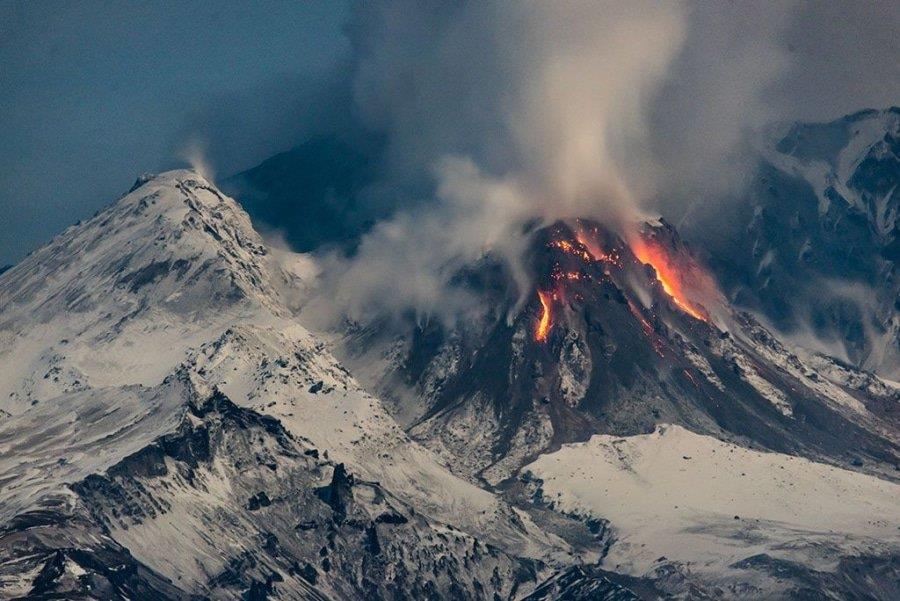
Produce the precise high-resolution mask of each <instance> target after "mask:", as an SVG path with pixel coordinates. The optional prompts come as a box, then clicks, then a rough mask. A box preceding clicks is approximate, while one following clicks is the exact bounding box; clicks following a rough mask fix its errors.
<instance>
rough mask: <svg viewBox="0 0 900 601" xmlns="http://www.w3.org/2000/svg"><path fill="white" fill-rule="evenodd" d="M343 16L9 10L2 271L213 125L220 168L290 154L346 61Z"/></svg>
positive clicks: (207, 9)
mask: <svg viewBox="0 0 900 601" xmlns="http://www.w3.org/2000/svg"><path fill="white" fill-rule="evenodd" d="M346 12H347V6H346V4H345V3H343V2H340V1H336V0H329V1H315V0H313V1H308V2H286V1H279V2H272V1H260V2H242V1H231V0H215V1H209V2H198V1H185V2H158V1H149V2H143V1H134V2H108V1H107V2H102V1H97V0H87V1H78V2H73V1H68V0H51V1H44V0H27V1H21V0H6V1H4V2H0V140H2V144H0V265H3V264H7V263H14V262H16V261H18V260H20V259H21V258H22V257H23V256H24V255H25V254H26V253H27V252H29V251H31V250H33V249H34V248H36V247H37V246H40V245H41V244H43V243H45V242H46V241H48V240H49V239H50V238H51V237H52V236H53V235H55V234H56V233H57V232H59V231H61V230H62V229H63V228H65V227H67V226H68V225H71V224H72V223H74V222H75V221H76V220H78V219H83V218H86V217H89V216H90V215H92V214H93V213H94V212H95V211H97V210H98V209H100V208H102V207H104V206H106V205H108V204H109V203H110V202H112V201H113V200H114V199H115V198H116V197H117V196H119V195H120V194H122V193H124V192H126V191H127V190H128V188H129V187H130V186H131V184H132V183H133V181H134V179H135V178H136V177H137V176H138V175H140V174H141V173H143V172H148V171H149V172H156V171H159V170H162V169H166V168H171V167H175V166H182V165H184V160H182V157H184V156H185V155H186V154H189V153H190V151H191V150H192V148H191V147H192V146H193V145H197V146H199V147H203V146H204V145H207V144H209V143H210V142H209V141H208V140H207V138H208V136H206V135H205V132H209V130H210V129H212V128H213V127H215V128H217V129H218V130H220V131H219V133H218V135H219V136H221V137H222V138H224V139H225V140H227V144H224V145H223V146H224V148H223V150H222V151H221V152H219V153H218V155H217V157H218V159H219V164H218V165H217V167H221V168H222V169H223V170H225V171H231V172H233V171H237V170H240V169H243V168H246V167H249V166H251V165H253V164H255V163H257V162H259V161H261V160H262V159H264V158H266V156H268V155H270V154H273V153H275V152H277V151H279V150H284V149H286V147H290V146H291V145H292V144H293V143H294V142H295V140H296V139H297V137H299V136H300V135H301V134H300V133H299V128H301V127H302V123H301V122H302V121H303V119H301V118H298V117H297V113H298V112H302V110H303V107H302V106H298V103H300V104H302V101H303V98H304V97H305V95H306V94H307V93H309V94H313V93H316V92H317V91H318V90H319V89H320V88H322V87H323V83H322V80H323V78H327V77H330V76H331V73H332V72H333V71H334V70H336V69H337V68H338V65H339V63H340V61H341V60H343V59H344V57H345V56H346V54H347V52H348V42H347V39H346V37H345V36H344V35H343V33H342V25H343V22H344V21H345V19H346ZM274 113H278V114H280V115H281V117H282V119H283V121H281V122H279V121H278V120H273V119H272V117H271V116H272V114H274ZM235 148H239V150H238V151H234V152H231V153H229V152H228V150H229V149H232V150H233V149H235ZM229 154H230V155H231V156H233V157H234V158H233V160H229V159H228V156H229Z"/></svg>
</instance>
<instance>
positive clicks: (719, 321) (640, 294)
mask: <svg viewBox="0 0 900 601" xmlns="http://www.w3.org/2000/svg"><path fill="white" fill-rule="evenodd" d="M531 268H532V273H533V275H534V282H535V288H534V289H532V290H530V291H528V297H529V298H530V299H531V300H530V302H527V303H526V305H525V309H524V310H523V311H522V312H519V313H516V312H515V310H514V309H513V307H514V306H515V303H516V299H515V298H514V297H511V296H510V294H509V292H508V291H509V289H510V287H511V286H512V283H511V279H509V278H508V276H507V275H506V274H505V273H504V271H503V269H502V267H501V266H498V265H497V264H494V263H493V262H492V261H491V260H490V257H489V256H486V257H485V258H484V260H483V261H482V262H481V263H480V264H478V265H475V266H473V267H472V269H471V271H470V272H467V273H465V274H462V275H461V276H460V281H461V282H465V285H466V286H468V290H469V291H470V292H473V293H475V294H480V295H481V298H482V299H483V300H484V306H485V307H488V308H490V310H486V311H484V312H482V313H481V314H480V315H479V316H477V317H475V318H468V319H465V320H459V322H458V323H457V324H456V325H455V326H453V327H446V326H443V325H441V324H429V325H425V326H422V325H419V324H415V323H411V324H409V326H408V330H406V331H403V330H402V329H401V330H400V331H399V332H398V330H397V329H394V328H393V327H388V326H385V324H384V323H374V324H370V325H368V326H362V325H356V326H354V327H352V328H351V329H350V331H349V332H348V334H347V337H346V340H345V348H344V349H343V351H342V352H343V353H344V354H345V355H346V357H347V361H348V364H349V365H351V366H352V369H354V371H355V372H356V373H358V374H361V375H362V377H363V378H364V380H365V381H367V382H369V383H370V385H371V386H372V387H374V388H375V389H377V390H379V391H380V395H381V396H382V398H385V399H387V402H388V403H389V406H390V407H391V408H392V410H393V411H394V413H395V415H397V416H398V419H400V420H401V421H402V422H403V423H404V424H405V425H406V427H407V429H408V430H409V432H410V433H411V434H412V435H413V436H414V437H415V438H416V439H417V440H419V441H421V442H422V443H423V444H424V445H426V446H428V447H429V448H431V449H433V450H434V451H435V452H437V453H439V454H441V456H442V457H445V458H446V460H447V462H448V463H449V464H450V465H451V466H452V468H453V469H454V471H455V472H456V473H458V474H460V475H462V476H464V477H466V478H469V479H470V480H471V481H473V482H477V483H480V484H481V485H483V486H485V487H487V488H493V489H494V490H501V491H503V492H504V494H505V495H506V496H507V498H512V499H518V500H519V501H528V502H531V503H534V504H536V505H537V506H545V507H546V508H547V509H549V510H550V511H552V512H555V513H557V514H560V515H567V516H570V517H577V518H579V519H583V520H585V521H586V523H588V524H589V525H592V527H593V528H594V529H595V530H596V531H603V532H604V536H603V537H602V538H601V539H600V544H602V545H603V551H602V554H601V562H600V564H599V568H597V567H596V566H593V567H590V568H579V570H582V569H586V570H587V572H588V573H590V574H591V576H588V577H584V575H583V573H579V572H571V571H563V572H561V573H560V574H557V575H556V576H554V577H553V578H551V579H550V580H548V581H547V582H546V583H544V585H542V587H540V588H539V589H538V590H537V591H536V592H535V594H536V595H538V598H540V594H548V595H551V598H552V595H553V594H556V593H559V594H560V595H562V594H568V593H565V591H569V590H571V591H572V594H573V595H575V594H577V593H576V591H585V595H586V597H587V598H590V595H592V594H593V595H595V596H600V595H609V596H610V598H616V597H615V595H616V594H617V593H616V591H615V588H614V587H607V586H605V585H603V584H602V583H603V579H604V578H606V577H607V576H606V575H604V574H603V573H602V570H609V571H610V572H611V575H613V576H615V577H616V578H617V580H614V581H613V582H614V583H616V584H618V583H619V582H623V575H622V574H621V572H625V576H630V577H631V578H633V579H634V580H631V581H627V580H625V582H627V584H626V585H625V586H626V587H627V588H628V589H629V591H630V592H626V593H625V594H626V595H627V594H635V592H636V591H642V594H644V595H646V596H647V597H648V598H655V597H656V596H658V595H673V596H675V597H678V598H700V599H706V598H708V599H720V598H795V597H796V596H798V595H799V597H800V598H804V595H811V594H814V593H815V594H818V593H822V594H831V595H836V596H837V598H843V597H847V598H856V597H858V598H866V599H890V598H892V593H893V592H894V590H895V587H893V585H892V583H893V582H894V579H895V578H896V575H897V574H898V570H900V564H898V560H897V558H898V557H900V538H898V537H897V534H896V532H897V527H898V525H900V507H898V506H897V504H896V503H895V502H894V498H895V496H896V493H897V485H896V484H895V483H894V482H895V481H896V480H897V479H898V476H897V465H898V463H900V429H898V425H900V424H898V422H897V404H898V401H900V390H898V388H897V386H896V385H895V384H893V383H891V382H887V381H884V380H881V379H879V378H877V377H876V376H873V375H871V374H867V373H865V372H860V371H858V370H856V369H854V368H851V367H849V366H847V365H845V364H842V363H840V362H838V361H835V360H833V359H831V358H828V357H825V356H822V355H816V354H812V353H806V352H803V353H796V352H794V351H792V350H791V349H790V348H789V347H787V346H785V345H784V344H783V343H781V342H780V341H779V340H778V339H777V338H776V337H775V336H773V335H772V334H771V333H770V332H769V331H768V330H767V329H766V328H764V327H763V326H762V325H761V324H760V323H758V322H757V321H756V320H755V319H754V318H753V317H752V316H751V315H749V314H747V313H743V312H740V311H736V310H734V309H732V308H731V307H730V306H729V304H728V302H727V301H726V299H725V298H724V297H722V296H721V295H720V294H719V293H718V291H717V289H716V286H715V283H714V282H713V280H712V279H711V278H710V277H709V275H708V274H707V273H706V272H705V270H704V269H703V268H702V266H701V265H700V264H699V263H698V262H697V261H696V260H695V259H694V257H693V255H692V254H691V252H690V249H689V248H687V247H686V246H685V245H684V243H683V242H682V241H681V240H680V238H679V237H678V235H677V233H676V232H675V230H674V228H672V227H671V226H670V225H668V224H666V223H665V222H660V223H656V224H645V225H644V227H643V228H642V230H641V231H640V232H638V233H636V234H635V235H634V236H633V237H630V238H627V240H626V239H625V238H623V237H621V236H619V235H617V234H615V233H613V232H611V231H609V230H607V229H605V228H603V227H602V226H600V225H599V224H591V223H589V222H586V221H580V222H576V223H574V224H571V225H568V224H564V223H557V224H554V225H553V226H550V227H547V228H543V229H540V230H538V231H536V232H535V233H534V236H533V246H532V255H531ZM507 316H511V317H509V318H508V317H507ZM665 424H676V425H669V426H665ZM648 432H649V433H654V434H650V435H648V434H647V433H648ZM663 433H668V435H666V436H663V435H662V434H663ZM598 434H599V435H600V436H597V435H598ZM676 434H678V435H679V436H675V435H676ZM673 436H674V437H675V440H674V441H673ZM587 440H590V442H588V443H583V444H579V443H581V442H582V441H587ZM760 450H762V451H765V453H762V452H760ZM548 453H550V454H548ZM720 456H722V459H721V460H720V459H719V457H720ZM694 457H697V461H696V463H689V462H690V461H692V460H693V458H694ZM801 458H802V459H801ZM642 461H643V462H642ZM682 462H685V463H684V464H682ZM683 465H684V466H685V467H683V468H682V466H683ZM523 466H524V469H523ZM836 466H839V467H836ZM859 472H862V473H859ZM792 478H793V479H794V480H795V482H793V483H791V479H792ZM823 496H824V497H825V498H827V499H828V501H827V502H824V501H822V502H819V498H820V497H823ZM645 497H646V498H645ZM698 499H699V500H698ZM701 501H702V502H701ZM676 505H677V506H678V507H680V508H681V509H678V508H675V509H673V507H674V506H676ZM813 507H815V508H816V510H815V511H812V510H810V512H809V513H807V512H805V511H804V509H805V508H813ZM736 514H741V515H742V516H743V515H747V516H750V517H751V518H752V520H753V521H752V523H750V524H749V525H748V523H747V522H746V521H741V520H740V519H739V520H735V519H734V515H736ZM854 569H869V570H871V571H872V576H871V579H870V581H869V583H868V584H869V588H868V589H867V588H866V587H865V586H864V585H862V584H861V583H860V582H858V581H856V580H855V579H854V577H853V575H852V570H854ZM598 570H600V571H599V572H598ZM542 591H555V592H547V593H542ZM601 598H602V597H601ZM624 598H627V596H626V597H624Z"/></svg>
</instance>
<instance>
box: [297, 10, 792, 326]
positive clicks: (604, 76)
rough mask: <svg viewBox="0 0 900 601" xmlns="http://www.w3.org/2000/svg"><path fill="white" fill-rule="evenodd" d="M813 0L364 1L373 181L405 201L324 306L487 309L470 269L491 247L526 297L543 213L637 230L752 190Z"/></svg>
mask: <svg viewBox="0 0 900 601" xmlns="http://www.w3.org/2000/svg"><path fill="white" fill-rule="evenodd" d="M801 9H804V10H805V5H802V4H798V3H794V2H776V3H770V4H767V5H765V6H761V5H753V6H747V5H735V4H731V3H727V4H726V3H658V2H628V3H623V2H596V1H582V0H569V1H565V2H552V3H540V2H524V3H507V2H500V1H486V2H455V3H444V2H425V3H422V2H411V1H408V0H385V1H381V2H365V3H362V2H360V3H358V4H356V5H355V7H354V10H353V12H352V17H351V19H350V21H349V23H348V24H347V26H346V31H347V34H348V36H349V38H350V40H351V46H352V50H353V60H352V61H351V63H352V72H351V76H350V78H349V83H348V85H349V93H350V94H351V95H352V99H353V107H354V114H355V116H356V118H357V119H358V120H359V121H360V123H361V126H362V127H363V128H364V129H367V130H369V131H376V132H381V133H382V134H383V135H384V137H385V140H386V144H385V151H384V153H385V157H384V161H383V173H382V177H381V179H380V180H379V182H378V183H377V184H376V185H374V186H372V187H371V189H369V190H367V195H368V197H369V199H370V201H371V202H373V203H379V204H381V205H384V204H393V205H394V206H396V207H399V208H398V210H397V211H396V212H395V214H394V216H393V217H392V218H390V219H388V220H384V221H381V222H379V223H378V224H376V226H375V227H374V228H372V230H371V231H370V232H369V234H368V235H366V236H365V237H364V239H363V240H362V242H361V244H360V245H359V248H358V249H357V252H356V253H355V254H354V255H353V256H352V257H350V258H348V257H345V256H343V255H341V254H339V253H334V254H331V255H328V256H326V257H324V258H323V259H322V262H323V265H324V268H323V271H322V273H323V278H324V286H323V289H324V290H326V292H325V293H324V294H323V298H324V299H327V300H326V301H325V302H323V303H319V304H321V305H323V306H325V307H326V308H327V310H326V311H325V312H326V313H328V312H331V311H333V310H334V308H336V307H338V308H339V311H340V312H341V313H342V314H347V315H350V316H351V317H353V318H366V317H368V316H373V315H386V314H388V315H391V314H393V315H402V314H408V313H409V312H413V313H415V314H417V315H420V316H422V315H424V316H432V315H434V316H437V317H439V318H443V319H452V318H454V317H455V316H458V315H459V314H460V313H464V312H465V311H466V310H468V309H470V308H472V299H470V298H468V297H467V295H466V294H465V293H464V292H463V291H461V290H459V289H457V288H455V287H454V285H453V284H452V282H453V280H454V277H455V276H456V275H457V274H458V273H459V270H460V269H461V268H462V267H463V266H465V265H468V264H470V263H471V262H472V261H474V260H476V259H478V258H479V257H481V256H483V255H484V254H485V253H486V252H490V253H492V255H493V256H497V257H501V258H502V259H503V260H504V261H505V262H506V263H507V264H508V266H509V268H510V270H511V272H512V273H513V274H514V275H515V278H516V280H517V283H518V285H519V291H518V292H519V295H520V300H521V299H522V298H524V296H522V295H524V294H527V293H528V291H529V290H530V283H529V282H528V278H527V275H526V274H525V271H524V269H523V268H522V266H521V264H520V259H521V255H522V251H523V249H524V248H526V247H527V244H528V238H527V237H528V231H530V230H531V229H533V228H534V227H535V226H537V225H540V224H547V223H551V222H553V221H556V220H559V219H562V220H570V219H573V218H590V219H593V220H596V221H599V222H602V223H604V224H606V225H607V226H608V227H611V228H613V229H615V230H619V231H622V232H623V233H627V232H625V230H626V229H627V228H629V227H630V226H631V224H634V223H636V222H638V221H640V220H641V219H643V218H645V217H646V216H648V215H650V214H658V213H659V212H663V213H665V214H666V216H667V218H669V219H670V220H673V221H676V222H677V220H678V219H679V217H680V216H681V215H684V214H686V213H687V209H688V206H689V205H690V204H691V202H693V201H694V200H695V199H696V198H697V197H698V196H700V195H713V194H716V195H718V194H725V193H727V194H730V195H732V196H734V197H736V196H739V194H738V192H737V191H739V190H740V189H741V187H742V185H743V181H742V180H743V178H744V177H745V176H746V175H748V174H749V173H750V172H751V170H752V168H751V166H750V163H751V162H752V161H750V160H749V159H748V157H749V156H750V155H751V152H752V151H751V149H750V145H749V144H748V140H749V139H750V136H749V134H751V133H752V132H754V131H756V130H758V129H759V128H760V127H761V126H762V125H763V124H765V123H767V122H769V121H771V120H772V119H775V118H777V117H780V116H783V115H784V114H785V113H784V107H785V106H786V105H787V104H788V103H787V101H786V100H785V98H786V96H785V95H784V94H781V95H780V96H779V92H778V90H777V86H776V83H778V80H779V78H780V77H782V76H783V75H784V74H786V73H789V72H790V70H791V69H792V68H793V63H792V60H793V59H792V57H791V55H790V52H789V51H788V48H787V45H786V44H785V43H784V41H785V38H786V37H788V36H789V35H790V31H791V28H792V27H795V25H796V23H795V19H796V18H797V15H798V14H801V13H802V10H801ZM385 198H388V199H390V200H387V201H385V200H384V199H385ZM724 208H725V207H724V205H723V211H724ZM314 304H315V303H314Z"/></svg>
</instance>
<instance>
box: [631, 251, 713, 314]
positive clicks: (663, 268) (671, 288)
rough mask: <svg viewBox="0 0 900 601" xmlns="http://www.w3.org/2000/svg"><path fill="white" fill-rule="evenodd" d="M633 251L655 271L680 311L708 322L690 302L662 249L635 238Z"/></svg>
mask: <svg viewBox="0 0 900 601" xmlns="http://www.w3.org/2000/svg"><path fill="white" fill-rule="evenodd" d="M631 251H632V252H633V253H634V256H635V257H637V260H638V261H640V262H641V263H644V264H645V265H649V266H650V267H652V268H653V271H654V272H656V279H657V281H659V283H660V285H662V289H663V290H664V291H665V293H666V294H668V295H669V297H670V298H671V299H672V302H674V303H675V305H676V306H677V307H678V308H679V309H681V310H682V311H684V312H685V313H687V314H688V315H690V316H691V317H693V318H694V319H699V320H700V321H707V318H706V316H705V315H704V314H703V313H702V312H701V310H700V309H698V308H697V307H696V306H695V305H694V304H692V303H691V301H690V300H688V298H687V296H686V295H685V293H684V289H683V287H682V284H681V277H680V276H679V273H678V269H677V268H676V266H675V265H673V264H672V262H671V260H670V259H669V256H668V255H667V254H666V253H665V251H664V250H663V249H662V248H660V247H658V246H656V245H653V244H651V243H648V242H647V241H645V240H643V239H641V238H640V237H635V239H634V240H633V241H632V243H631Z"/></svg>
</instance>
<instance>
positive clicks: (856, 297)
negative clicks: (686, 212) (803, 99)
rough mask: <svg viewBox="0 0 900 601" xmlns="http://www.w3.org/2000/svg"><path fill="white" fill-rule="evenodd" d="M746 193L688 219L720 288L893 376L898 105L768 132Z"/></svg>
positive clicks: (802, 335)
mask: <svg viewBox="0 0 900 601" xmlns="http://www.w3.org/2000/svg"><path fill="white" fill-rule="evenodd" d="M770 140H771V142H770V145H769V146H768V147H767V148H766V149H765V150H764V152H763V153H762V158H761V161H760V164H759V168H758V171H757V173H756V176H755V178H754V179H753V182H752V184H751V187H750V189H749V192H748V193H747V195H746V196H745V197H742V198H740V199H739V200H737V201H736V202H731V203H728V204H725V205H724V207H723V206H722V204H721V203H719V201H717V200H715V199H713V200H712V201H711V202H710V203H709V204H707V205H704V204H701V205H700V206H701V210H697V211H694V212H693V213H692V214H691V215H690V217H689V218H688V219H686V220H685V227H687V228H689V230H688V234H689V236H690V237H691V238H692V239H693V240H695V241H696V242H697V244H699V245H701V246H703V247H704V248H705V250H706V251H707V255H708V261H709V263H710V265H711V266H712V268H713V270H714V271H715V272H716V275H717V278H718V279H719V282H720V284H721V285H722V287H723V289H724V290H725V291H726V292H727V293H728V295H729V296H730V297H731V298H732V299H733V301H734V302H735V303H736V304H738V305H740V306H744V307H747V308H750V309H753V310H754V311H757V312H759V314H760V315H761V316H763V317H765V319H767V320H769V321H770V322H771V323H772V324H773V325H774V326H775V327H777V328H778V329H780V330H782V331H784V332H785V333H787V334H788V335H789V336H791V339H792V340H795V341H796V342H798V343H800V344H805V345H807V346H810V347H813V348H819V349H821V350H826V351H827V352H829V353H830V354H833V355H835V356H837V357H840V358H841V359H843V360H844V361H846V362H848V363H851V364H853V365H856V366H858V367H862V368H865V369H869V370H874V371H877V372H878V373H880V374H882V375H884V376H886V377H889V378H893V379H898V378H900V317H898V308H900V279H898V277H897V260H898V259H900V108H897V107H892V108H889V109H887V110H882V111H875V110H866V111H861V112H858V113H855V114H853V115H849V116H847V117H844V118H842V119H838V120H836V121H833V122H829V123H798V124H793V125H789V126H783V127H781V128H777V129H776V131H775V132H774V133H773V134H772V135H771V137H770Z"/></svg>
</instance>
